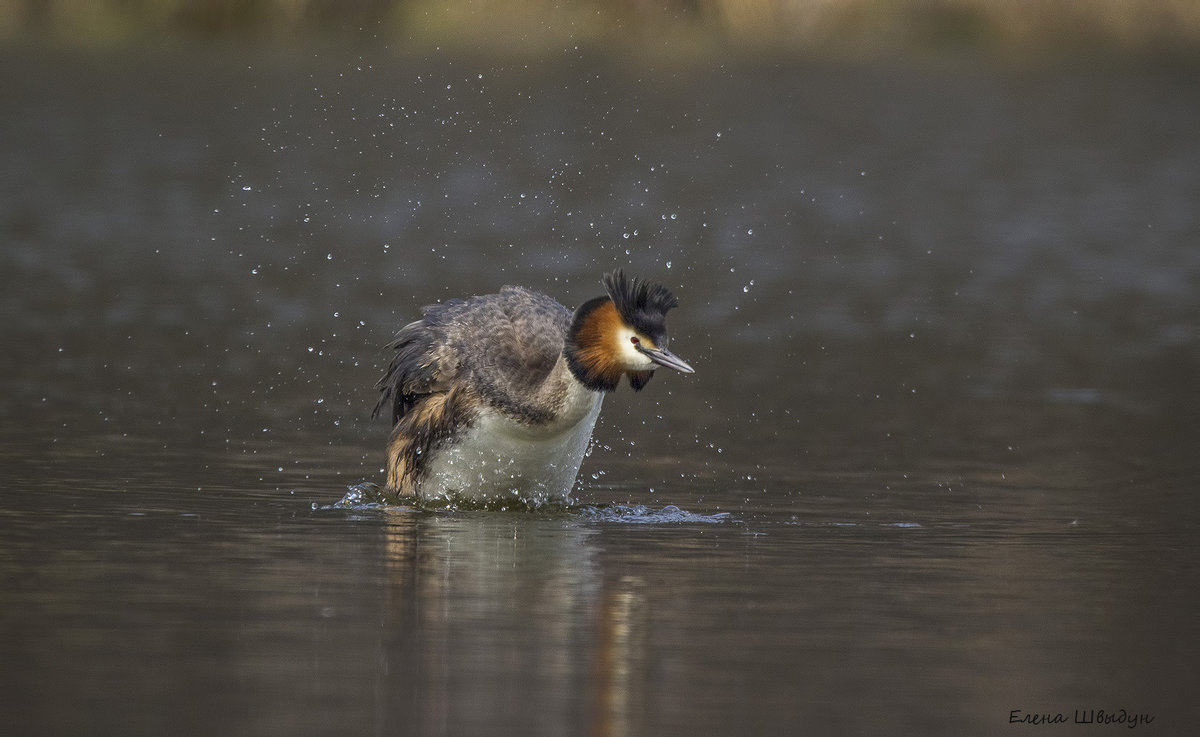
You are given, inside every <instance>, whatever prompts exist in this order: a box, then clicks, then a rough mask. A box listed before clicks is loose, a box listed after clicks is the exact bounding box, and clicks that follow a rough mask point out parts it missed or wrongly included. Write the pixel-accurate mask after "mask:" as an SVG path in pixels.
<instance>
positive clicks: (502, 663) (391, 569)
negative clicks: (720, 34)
mask: <svg viewBox="0 0 1200 737" xmlns="http://www.w3.org/2000/svg"><path fill="white" fill-rule="evenodd" d="M595 533H596V530H595V529H594V528H589V527H587V526H586V525H583V524H581V523H579V522H578V521H577V520H571V519H564V518H562V517H559V518H553V517H549V518H536V517H530V516H526V515H512V514H475V513H472V514H463V515H454V514H447V515H431V514H426V513H415V512H411V513H410V512H406V511H401V512H396V513H395V514H394V515H392V517H391V518H390V519H389V524H387V525H386V526H385V527H384V544H385V549H386V559H387V565H388V595H387V598H386V605H385V614H384V621H383V622H382V623H381V652H380V662H381V666H380V667H381V673H380V678H379V683H380V689H381V690H382V692H383V693H381V694H380V698H379V699H377V703H380V704H386V705H387V706H385V707H380V714H379V719H380V722H381V724H380V725H379V726H380V728H395V727H397V726H404V727H412V726H415V725H419V726H420V727H421V731H422V732H423V733H424V732H429V733H434V734H440V733H454V732H460V731H462V730H467V731H477V730H479V729H489V730H492V731H493V732H497V733H500V732H513V733H521V732H523V733H547V734H568V733H576V734H578V733H585V732H586V733H588V734H592V735H597V736H600V735H625V734H632V733H634V732H636V731H637V730H636V724H637V722H638V717H639V714H640V710H641V703H640V701H639V698H638V696H639V694H640V693H641V692H642V690H643V689H642V684H643V682H644V667H643V664H644V658H643V652H644V647H645V640H646V637H645V630H646V619H647V617H646V596H645V583H644V582H643V581H642V579H641V578H639V577H638V576H636V575H628V574H623V575H617V576H612V577H606V576H605V575H604V572H603V570H602V566H601V565H600V564H599V563H598V562H597V557H598V556H597V550H596V546H595V545H594V544H593V543H592V540H593V539H594V536H595Z"/></svg>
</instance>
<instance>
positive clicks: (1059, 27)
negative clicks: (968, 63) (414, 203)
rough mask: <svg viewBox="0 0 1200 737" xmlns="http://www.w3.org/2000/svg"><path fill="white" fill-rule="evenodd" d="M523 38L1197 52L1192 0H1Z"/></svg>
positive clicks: (104, 19)
mask: <svg viewBox="0 0 1200 737" xmlns="http://www.w3.org/2000/svg"><path fill="white" fill-rule="evenodd" d="M306 35H307V36H311V35H317V36H329V35H333V36H341V37H347V36H358V37H361V38H362V39H363V40H371V41H373V42H375V43H381V44H408V43H418V44H431V43H453V44H482V45H486V46H495V47H510V48H511V47H524V48H528V47H530V46H538V45H545V44H556V43H563V42H570V43H585V44H587V43H604V44H614V43H615V44H618V45H628V46H637V47H641V48H651V49H660V50H661V49H665V48H668V47H671V48H672V50H673V52H676V53H678V52H681V51H690V52H697V51H700V50H705V49H711V48H712V47H714V46H715V47H721V46H725V45H729V44H734V45H742V46H746V45H748V46H754V47H763V46H766V47H771V48H776V49H787V50H791V51H796V50H803V51H810V52H811V51H820V52H824V53H836V54H846V53H878V52H879V51H881V50H882V49H893V50H896V49H908V50H912V49H942V48H971V49H973V50H976V51H978V50H988V51H1001V52H1007V53H1014V52H1016V51H1021V52H1028V51H1030V50H1040V51H1054V52H1058V53H1061V52H1062V51H1063V50H1064V49H1071V50H1078V49H1092V50H1114V49H1116V50H1121V51H1125V52H1140V53H1146V52H1150V53H1154V54H1162V53H1180V54H1183V55H1186V56H1194V54H1195V49H1196V41H1197V38H1200V8H1197V6H1196V3H1193V2H1189V1H1188V0H1093V1H1092V2H1086V3H1081V2H1074V1H1073V0H1010V1H1009V2H1002V3H997V2H988V1H987V0H659V1H657V2H650V1H647V0H575V1H566V2H561V1H560V2H554V1H551V0H545V1H539V0H446V1H444V2H440V1H434V0H0V36H2V37H3V38H5V39H6V40H8V41H10V42H13V41H17V42H26V41H34V40H45V39H53V40H56V41H60V42H67V43H85V44H112V43H146V42H152V43H159V42H161V41H162V40H163V38H164V37H179V38H190V39H216V38H230V37H235V38H242V39H248V38H249V39H258V40H274V41H285V42H286V41H288V40H295V39H296V38H297V37H298V36H306Z"/></svg>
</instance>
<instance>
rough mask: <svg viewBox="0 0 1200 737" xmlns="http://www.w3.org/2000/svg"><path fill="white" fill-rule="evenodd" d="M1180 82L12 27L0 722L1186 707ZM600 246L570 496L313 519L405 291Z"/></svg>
mask: <svg viewBox="0 0 1200 737" xmlns="http://www.w3.org/2000/svg"><path fill="white" fill-rule="evenodd" d="M1194 72H1195V70H1194V69H1191V70H1181V69H1173V68H1169V67H1139V68H1133V67H1128V66H1120V65H1115V64H1100V65H1084V64H1080V65H1077V66H1066V67H1061V68H1055V69H1032V68H1024V69H1020V68H1014V69H989V68H983V67H972V66H966V67H963V66H961V65H959V66H955V65H949V64H943V65H928V66H921V65H916V64H909V65H900V66H896V67H883V66H854V65H834V64H817V63H796V62H788V63H782V64H776V63H774V62H768V61H764V60H759V61H756V62H747V61H736V60H726V61H725V62H717V61H714V62H705V63H687V64H685V63H682V62H678V61H666V60H656V59H652V58H640V59H626V60H614V59H610V58H606V57H603V56H599V55H594V54H589V53H577V52H574V51H571V52H569V53H565V54H563V55H562V56H561V57H556V58H551V59H526V58H516V57H514V58H482V57H479V58H462V57H453V58H441V57H437V56H431V57H425V56H422V57H416V58H407V57H388V56H386V55H379V56H375V57H370V58H368V57H352V56H347V55H340V54H336V53H333V52H332V51H330V50H328V49H315V50H312V51H311V52H306V53H304V54H285V53H282V52H279V53H275V54H269V53H262V54H257V55H254V56H248V55H246V54H244V53H241V52H238V51H236V50H233V49H229V50H226V51H224V52H215V51H203V52H201V51H179V52H173V53H162V54H139V55H114V54H100V53H95V54H86V53H80V54H60V55H48V54H32V53H11V52H10V53H9V54H8V55H7V56H6V57H5V58H4V59H3V60H2V61H0V103H2V109H3V112H2V113H0V243H2V250H0V286H2V287H3V288H2V289H0V306H2V307H3V312H2V314H3V316H4V319H3V321H0V338H2V345H3V346H4V350H5V352H6V353H7V355H6V356H5V359H4V361H3V362H2V363H0V367H2V368H0V411H2V423H0V493H2V494H3V504H2V505H0V663H2V665H0V694H2V697H0V704H2V706H0V732H3V733H5V734H26V735H34V734H47V735H48V734H84V733H88V734H126V735H129V734H147V735H149V734H156V735H157V734H198V735H199V734H205V735H208V734H229V735H274V734H279V735H295V734H323V735H324V734H348V735H349V734H354V735H361V734H399V733H414V734H472V733H474V734H483V733H486V734H497V735H499V734H511V735H530V734H546V735H560V734H579V733H595V734H614V735H625V734H645V735H657V734H739V735H740V734H798V733H808V734H1004V733H1008V732H1013V733H1017V732H1027V731H1031V730H1033V731H1038V732H1039V733H1047V734H1092V733H1097V732H1100V733H1110V732H1112V731H1113V730H1114V729H1123V728H1124V727H1123V726H1120V725H1110V726H1107V727H1100V726H1096V725H1076V724H1071V723H1068V724H1065V725H1057V724H1055V725H1044V726H1042V727H1037V728H1031V727H1027V726H1022V725H1010V723H1009V720H1010V715H1011V714H1012V712H1013V710H1020V714H1026V713H1037V714H1049V715H1051V716H1053V715H1054V714H1058V713H1062V714H1064V716H1065V718H1066V719H1067V721H1068V722H1073V721H1074V720H1075V717H1076V710H1079V712H1080V716H1081V717H1082V718H1085V719H1086V718H1088V717H1087V715H1088V714H1089V713H1090V712H1091V711H1092V710H1100V709H1103V710H1106V711H1108V712H1116V713H1118V714H1120V710H1122V709H1124V710H1126V713H1127V714H1138V715H1147V716H1149V717H1151V718H1153V719H1154V721H1153V722H1151V723H1149V724H1141V725H1139V727H1138V729H1137V730H1136V731H1137V733H1143V732H1151V733H1155V734H1182V733H1186V732H1188V731H1190V730H1191V729H1193V728H1194V725H1195V723H1196V720H1197V719H1198V718H1200V708H1198V707H1197V706H1196V700H1195V698H1194V694H1195V691H1196V687H1197V685H1200V683H1198V681H1197V677H1196V675H1195V672H1196V665H1197V662H1198V657H1197V656H1198V655H1200V652H1198V648H1197V626H1196V623H1195V615H1194V612H1195V610H1196V607H1197V605H1198V604H1200V594H1198V593H1197V585H1198V584H1200V571H1198V559H1200V556H1198V555H1197V532H1198V526H1200V519H1198V513H1200V501H1197V497H1196V495H1195V494H1196V491H1197V489H1196V486H1197V480H1198V479H1200V461H1198V460H1197V456H1198V454H1197V452H1196V448H1197V443H1198V441H1200V391H1198V382H1197V376H1198V375H1200V342H1198V338H1200V205H1198V204H1197V203H1200V123H1198V122H1197V121H1200V86H1197V85H1196V83H1195V79H1196V76H1195V74H1194ZM614 266H626V267H628V268H631V269H632V270H633V271H635V272H638V273H641V274H645V275H648V276H653V277H655V278H658V279H661V280H663V281H665V282H667V283H668V284H669V285H671V286H672V287H673V288H674V290H675V291H676V293H677V294H678V295H679V297H680V299H681V303H682V304H681V307H680V308H679V309H678V310H677V311H676V312H673V313H672V315H671V326H672V329H673V342H672V348H673V349H675V350H677V352H678V353H679V354H680V355H682V356H684V357H685V358H686V359H688V360H689V361H690V362H691V363H692V364H693V365H694V366H695V367H696V369H697V373H696V375H695V376H691V377H683V376H678V375H670V376H659V377H657V378H655V380H654V381H653V382H651V384H650V386H649V387H648V388H647V389H646V390H645V391H644V392H642V393H641V394H637V395H634V394H632V393H631V392H628V391H624V392H622V393H619V394H616V395H614V396H612V397H610V398H609V400H608V401H607V402H606V405H605V409H604V412H603V414H602V415H601V420H600V425H599V427H598V431H597V438H596V446H595V448H594V451H593V453H592V454H591V456H590V457H589V458H588V460H586V461H585V464H584V470H583V473H582V475H581V484H580V488H579V490H578V492H577V494H576V497H577V499H578V501H579V502H580V504H581V505H584V506H583V507H582V508H580V509H574V510H567V511H562V510H558V511H553V512H545V513H495V512H467V511H459V512H436V513H434V512H419V511H413V510H408V509H404V508H389V509H379V508H370V507H362V508H355V509H343V508H336V507H331V505H333V504H334V503H335V502H337V501H338V499H339V498H341V496H342V494H343V493H344V491H345V487H346V486H348V485H350V484H354V483H357V482H359V481H362V480H379V478H380V475H381V474H380V464H381V462H382V453H381V448H382V444H383V439H384V435H385V432H386V428H385V427H384V425H383V424H381V423H377V422H371V421H370V420H369V412H370V408H371V406H372V404H373V402H374V396H373V392H372V391H371V385H372V383H373V382H374V380H375V379H376V378H377V376H378V373H379V372H380V371H381V369H382V367H383V364H384V362H385V360H386V356H385V355H384V354H383V351H382V350H381V346H382V344H383V343H385V342H386V341H387V339H388V338H389V337H390V335H391V333H392V331H393V330H394V329H395V328H397V327H398V326H399V325H401V324H402V323H403V322H405V321H406V320H408V319H410V318H411V317H413V316H414V314H415V310H416V307H417V306H418V305H420V304H423V303H426V302H430V301H434V300H437V299H441V298H445V297H449V296H460V295H466V294H472V293H482V292H488V291H492V290H494V289H495V288H496V287H498V286H499V285H500V284H503V283H509V282H511V283H521V284H526V285H529V286H534V287H537V288H541V289H543V290H545V291H547V292H549V293H551V294H553V295H555V296H556V297H558V298H559V299H560V300H561V301H563V302H564V303H566V304H569V305H574V304H578V303H579V302H581V301H582V300H584V299H587V298H588V297H591V296H594V295H595V294H596V293H597V289H598V283H597V282H598V278H599V275H600V273H601V272H603V271H606V270H609V269H611V268H612V267H614ZM613 505H617V506H613ZM643 508H644V509H643ZM1020 714H1018V716H1020Z"/></svg>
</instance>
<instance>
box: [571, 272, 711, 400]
mask: <svg viewBox="0 0 1200 737" xmlns="http://www.w3.org/2000/svg"><path fill="white" fill-rule="evenodd" d="M601 283H602V284H604V291H605V292H607V294H606V295H605V296H603V297H596V298H595V299H590V300H588V301H587V302H584V303H583V304H582V305H580V307H579V309H577V310H575V316H574V318H573V319H572V320H571V328H570V331H569V333H568V334H567V350H566V356H567V363H568V365H569V366H570V368H571V372H572V373H573V374H574V375H575V378H577V379H579V381H580V382H582V383H583V384H584V385H585V386H587V387H588V388H590V389H595V390H597V391H612V390H614V389H616V388H617V384H618V382H620V380H621V376H622V375H627V376H628V377H629V385H630V386H632V387H633V388H634V389H635V390H640V389H641V388H642V387H644V386H645V385H646V383H647V382H648V381H650V377H652V376H654V370H655V369H657V368H658V367H659V366H666V367H667V368H672V369H675V370H676V371H679V372H682V373H685V374H691V373H695V370H694V369H693V368H692V367H691V366H689V365H687V363H686V362H685V361H684V360H683V359H681V358H679V357H678V356H676V355H675V354H674V353H671V352H670V351H668V350H667V322H666V320H667V310H670V309H671V308H672V307H675V306H676V305H678V304H679V300H677V299H675V296H674V295H673V294H671V292H670V291H669V290H668V289H667V288H666V287H664V286H663V285H661V284H654V283H650V282H644V281H642V280H641V279H637V278H627V277H626V276H625V274H624V272H622V271H621V270H620V269H617V270H616V271H614V272H613V273H611V274H605V275H604V278H603V279H602V280H601Z"/></svg>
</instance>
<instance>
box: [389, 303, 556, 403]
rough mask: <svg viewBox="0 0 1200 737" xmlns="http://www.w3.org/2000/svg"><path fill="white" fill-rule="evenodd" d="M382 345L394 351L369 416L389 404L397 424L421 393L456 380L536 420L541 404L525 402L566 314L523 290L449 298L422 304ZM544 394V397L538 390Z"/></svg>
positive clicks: (552, 352) (550, 359)
mask: <svg viewBox="0 0 1200 737" xmlns="http://www.w3.org/2000/svg"><path fill="white" fill-rule="evenodd" d="M422 314H423V317H422V319H421V320H418V321H417V322H414V323H411V324H409V325H407V326H405V327H404V328H403V329H402V330H401V331H400V332H399V333H398V334H397V335H396V339H395V340H394V341H392V342H391V343H390V344H389V346H388V347H390V348H392V349H394V350H395V351H396V354H395V356H393V358H392V361H391V364H390V365H389V366H388V371H387V373H386V374H385V375H384V377H383V378H382V379H381V380H380V381H379V383H378V384H376V388H377V389H379V390H380V391H381V395H380V398H379V403H378V404H376V406H375V411H374V412H373V414H372V416H374V415H377V414H379V412H380V411H381V410H382V409H383V408H384V407H388V406H390V408H391V411H392V424H393V425H395V424H396V423H398V422H400V420H401V419H402V418H403V417H404V415H405V414H406V413H408V412H409V411H411V410H412V408H413V406H414V404H416V403H417V402H419V401H421V399H423V398H424V397H425V396H426V395H429V394H432V393H434V392H441V391H446V390H447V389H448V388H449V387H450V386H451V384H453V383H455V382H456V380H458V379H459V378H460V377H462V378H466V377H470V380H469V381H467V382H465V383H466V384H468V385H470V386H472V387H474V388H475V389H476V390H477V391H478V392H479V393H480V394H481V395H482V396H481V397H480V398H481V399H484V400H486V401H487V402H489V403H491V404H492V405H494V406H497V407H501V408H503V409H505V410H507V411H509V412H511V413H513V414H515V415H517V416H520V417H524V418H526V419H528V420H530V421H533V422H537V421H543V420H545V419H546V417H545V415H546V414H547V412H548V409H547V408H546V407H544V406H539V405H537V404H535V403H533V402H532V401H529V400H531V399H532V398H533V397H535V396H536V395H537V393H538V392H537V389H538V388H539V387H540V386H541V384H542V382H543V381H544V380H545V379H546V377H547V376H549V374H550V372H551V371H552V370H553V368H554V366H555V364H556V363H557V362H558V359H559V357H560V356H561V355H562V351H563V344H564V342H565V340H566V334H567V327H568V325H569V323H570V320H571V312H570V311H569V310H568V309H567V308H566V307H564V306H562V305H561V304H559V303H558V302H556V301H555V300H553V299H551V298H550V297H547V296H545V295H543V294H538V293H537V292H534V291H532V290H529V289H525V288H524V287H504V288H503V289H501V290H500V293H499V294H489V295H486V296H482V297H471V298H469V299H453V300H448V301H446V302H443V303H440V304H434V305H429V306H426V307H424V308H423V309H422ZM543 396H544V395H543Z"/></svg>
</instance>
